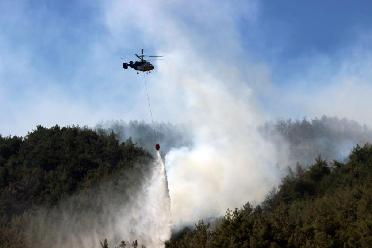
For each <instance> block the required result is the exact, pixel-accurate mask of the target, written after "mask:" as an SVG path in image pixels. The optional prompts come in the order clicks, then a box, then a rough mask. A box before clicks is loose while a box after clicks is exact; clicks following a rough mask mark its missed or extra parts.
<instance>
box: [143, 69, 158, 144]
mask: <svg viewBox="0 0 372 248" xmlns="http://www.w3.org/2000/svg"><path fill="white" fill-rule="evenodd" d="M143 84H144V85H145V90H146V97H147V105H148V108H149V112H150V118H151V123H152V126H153V128H152V129H153V131H154V137H155V141H157V140H158V137H157V133H156V131H155V122H154V116H153V114H152V108H151V102H150V95H149V89H148V86H147V80H146V75H145V73H143Z"/></svg>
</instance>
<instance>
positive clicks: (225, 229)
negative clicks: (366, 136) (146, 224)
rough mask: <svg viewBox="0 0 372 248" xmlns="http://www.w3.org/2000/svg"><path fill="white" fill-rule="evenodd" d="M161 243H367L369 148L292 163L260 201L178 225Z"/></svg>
mask: <svg viewBox="0 0 372 248" xmlns="http://www.w3.org/2000/svg"><path fill="white" fill-rule="evenodd" d="M167 247H169V248H171V247H366V248H367V247H372V146H371V145H366V146H363V147H360V146H357V147H356V148H355V149H354V150H353V151H352V153H351V154H350V156H349V161H348V162H347V163H339V162H336V161H335V162H333V163H326V162H325V161H324V160H322V159H320V158H318V159H317V160H316V162H315V163H314V164H313V165H312V166H310V167H309V168H308V169H306V170H304V169H302V168H301V167H297V169H296V171H295V172H291V173H290V174H289V175H288V176H287V177H285V178H284V179H283V180H282V183H281V185H280V186H279V187H278V189H277V190H273V191H272V192H271V193H270V194H269V195H268V196H267V198H266V200H265V201H264V202H263V203H262V204H259V205H257V206H253V205H252V204H250V203H247V204H246V205H245V206H243V207H242V208H241V209H235V210H233V211H231V210H227V213H226V215H225V216H224V217H223V218H221V219H220V220H218V221H216V222H215V223H213V225H211V224H209V223H204V222H203V221H200V222H199V223H197V224H196V225H195V228H184V229H183V230H181V231H180V232H178V233H177V234H174V235H173V237H172V239H171V240H170V241H169V243H168V244H167Z"/></svg>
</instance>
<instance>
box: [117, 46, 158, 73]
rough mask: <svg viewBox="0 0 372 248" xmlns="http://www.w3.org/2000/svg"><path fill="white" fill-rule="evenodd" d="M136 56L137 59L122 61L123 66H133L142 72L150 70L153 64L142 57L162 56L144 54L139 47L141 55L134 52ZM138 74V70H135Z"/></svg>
mask: <svg viewBox="0 0 372 248" xmlns="http://www.w3.org/2000/svg"><path fill="white" fill-rule="evenodd" d="M134 55H136V57H137V58H139V59H140V60H139V61H135V62H133V61H129V63H123V68H124V69H128V67H130V68H133V69H134V70H136V71H142V72H151V71H152V70H153V69H154V68H155V67H154V65H153V64H151V63H150V62H149V61H147V60H145V59H144V58H145V57H147V58H159V57H163V56H156V55H144V54H143V49H141V55H138V54H134ZM137 74H138V72H137Z"/></svg>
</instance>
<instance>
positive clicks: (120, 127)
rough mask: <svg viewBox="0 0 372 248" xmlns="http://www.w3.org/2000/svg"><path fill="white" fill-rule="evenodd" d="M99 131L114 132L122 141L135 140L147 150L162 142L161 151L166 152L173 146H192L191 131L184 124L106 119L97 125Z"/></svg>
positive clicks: (151, 149)
mask: <svg viewBox="0 0 372 248" xmlns="http://www.w3.org/2000/svg"><path fill="white" fill-rule="evenodd" d="M96 130H98V132H105V133H111V132H113V133H114V134H115V135H116V136H117V137H118V139H119V140H120V141H125V140H127V139H129V138H130V139H131V140H133V142H134V143H135V144H137V145H138V146H140V147H143V148H144V149H146V150H147V151H153V150H154V144H157V143H160V144H161V151H162V152H163V153H164V154H165V153H167V152H168V151H169V150H170V149H171V148H178V147H182V146H190V145H191V144H192V140H191V132H190V130H188V129H187V127H186V126H183V125H174V124H171V123H153V124H148V123H145V122H140V121H130V122H125V121H106V122H102V123H100V124H98V125H97V126H96Z"/></svg>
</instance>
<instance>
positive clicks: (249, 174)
mask: <svg viewBox="0 0 372 248" xmlns="http://www.w3.org/2000/svg"><path fill="white" fill-rule="evenodd" d="M254 3H255V1H247V2H244V3H243V2H241V1H238V2H235V3H230V2H214V1H202V2H201V3H199V2H198V3H194V2H189V1H188V2H186V1H185V2H182V1H181V2H177V3H175V2H167V1H155V2H153V1H146V4H145V3H140V4H139V3H137V2H136V1H127V2H125V3H124V2H121V1H111V2H110V3H108V4H107V5H106V14H107V15H106V18H107V19H106V23H107V26H108V28H109V29H110V31H111V35H112V36H113V37H115V38H117V39H118V40H120V39H123V42H124V39H126V38H125V37H129V35H130V34H131V32H134V30H137V31H138V30H141V35H142V36H143V38H144V40H146V39H147V40H148V41H149V43H151V44H153V45H154V46H156V47H157V49H158V51H157V53H158V54H161V55H165V56H166V59H165V60H164V61H161V62H160V63H159V66H158V67H157V71H156V72H155V74H154V75H151V76H150V77H149V78H148V80H149V85H150V92H152V93H153V94H151V95H152V103H153V112H154V115H155V116H156V118H157V119H161V120H164V121H166V120H169V121H172V122H176V123H185V125H186V127H187V128H189V130H190V133H192V135H193V138H192V140H193V145H192V146H190V147H183V148H181V149H174V150H171V151H170V152H169V153H168V154H167V155H166V163H165V164H166V166H167V170H168V173H169V174H168V175H169V177H168V178H169V189H170V196H171V210H172V222H173V224H174V225H176V226H177V225H179V224H185V223H192V222H195V221H197V220H198V219H199V218H204V217H210V216H216V215H221V214H224V212H225V211H226V209H227V208H234V207H240V206H242V204H244V203H246V202H247V201H260V200H262V199H263V198H264V196H265V194H266V193H267V192H268V191H269V190H270V189H271V188H272V187H273V186H274V185H276V184H277V183H278V180H279V178H280V177H279V174H280V173H281V172H280V168H279V167H278V165H277V164H276V161H278V160H277V159H276V152H275V149H274V148H273V147H272V145H271V144H269V143H267V142H266V141H265V140H264V139H263V138H262V137H261V136H260V134H259V133H258V130H257V128H258V127H259V126H260V125H262V123H263V122H264V120H265V116H264V115H263V114H262V112H261V111H260V110H259V107H258V106H257V105H256V102H255V101H256V100H255V98H254V95H255V89H254V87H253V86H255V85H260V84H267V83H268V81H269V80H268V78H269V75H268V73H267V70H266V69H265V66H262V65H254V64H253V63H249V62H247V61H249V58H244V59H243V58H242V57H241V56H240V54H241V52H242V51H243V49H242V46H241V44H240V43H239V38H238V33H239V32H238V30H237V26H236V25H237V24H236V19H235V18H239V16H243V15H244V16H245V18H246V19H247V20H251V21H254V19H255V5H254ZM129 6H130V7H129ZM177 14H180V15H181V16H184V17H185V18H184V19H183V18H179V15H177ZM187 22H193V23H194V25H193V26H192V27H191V26H189V25H187Z"/></svg>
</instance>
